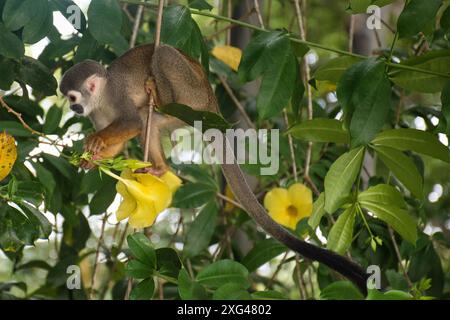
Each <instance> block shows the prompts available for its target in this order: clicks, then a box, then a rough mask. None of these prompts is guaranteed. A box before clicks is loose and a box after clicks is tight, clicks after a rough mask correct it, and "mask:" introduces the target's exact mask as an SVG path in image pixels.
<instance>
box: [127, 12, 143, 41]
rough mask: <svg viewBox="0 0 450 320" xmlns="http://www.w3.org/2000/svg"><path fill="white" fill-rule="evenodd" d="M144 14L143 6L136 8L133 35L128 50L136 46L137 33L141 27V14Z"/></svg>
mask: <svg viewBox="0 0 450 320" xmlns="http://www.w3.org/2000/svg"><path fill="white" fill-rule="evenodd" d="M143 12H144V6H143V5H140V6H139V7H138V10H137V13H136V18H135V19H134V26H133V33H132V35H131V39H130V48H134V46H135V44H136V39H137V35H138V32H139V27H140V26H141V19H142V13H143Z"/></svg>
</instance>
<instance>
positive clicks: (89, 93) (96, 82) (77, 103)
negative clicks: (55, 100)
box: [67, 75, 106, 117]
mask: <svg viewBox="0 0 450 320" xmlns="http://www.w3.org/2000/svg"><path fill="white" fill-rule="evenodd" d="M105 82H106V79H105V78H102V77H99V76H98V75H92V76H90V77H89V78H87V79H86V81H84V83H83V85H82V87H81V88H80V90H81V91H77V90H69V91H68V92H67V99H68V100H69V102H70V109H71V110H72V111H73V112H75V113H76V114H77V115H79V116H83V117H87V116H89V115H90V114H91V113H92V111H94V110H95V109H97V108H98V107H99V106H100V104H101V100H102V99H101V97H102V94H101V93H102V91H103V88H104V86H105Z"/></svg>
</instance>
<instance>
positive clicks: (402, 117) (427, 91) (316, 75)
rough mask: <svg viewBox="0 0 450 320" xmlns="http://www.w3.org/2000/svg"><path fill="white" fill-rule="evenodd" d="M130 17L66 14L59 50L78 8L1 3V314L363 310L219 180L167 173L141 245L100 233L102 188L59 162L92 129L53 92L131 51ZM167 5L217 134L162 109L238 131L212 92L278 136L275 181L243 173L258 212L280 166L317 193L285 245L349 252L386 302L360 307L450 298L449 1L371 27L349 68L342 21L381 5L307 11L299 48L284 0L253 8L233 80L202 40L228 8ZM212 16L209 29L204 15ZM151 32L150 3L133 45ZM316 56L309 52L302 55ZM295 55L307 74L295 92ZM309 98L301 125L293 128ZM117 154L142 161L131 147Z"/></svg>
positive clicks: (282, 181)
mask: <svg viewBox="0 0 450 320" xmlns="http://www.w3.org/2000/svg"><path fill="white" fill-rule="evenodd" d="M133 2H136V1H118V0H93V1H92V3H91V4H90V5H89V8H88V9H87V10H85V13H84V14H83V13H81V16H80V19H79V22H80V26H79V27H80V28H79V29H78V30H73V33H72V34H71V35H70V36H64V37H62V36H61V34H60V31H59V30H58V29H57V28H56V27H55V25H54V22H55V21H54V17H55V16H56V15H53V13H55V12H58V13H59V14H62V15H63V16H64V17H65V19H68V20H70V21H71V22H73V21H72V20H71V13H70V12H69V11H68V10H67V8H68V7H71V8H72V9H73V8H78V7H77V5H76V4H75V3H74V2H73V1H71V0H21V1H15V0H0V92H1V96H3V98H2V99H3V100H4V104H2V105H1V106H0V132H3V131H6V132H7V133H9V134H11V135H12V136H14V138H15V139H16V141H17V148H18V160H17V161H16V163H15V165H14V168H13V170H12V172H11V174H10V175H9V176H8V177H7V178H6V179H5V180H3V181H0V249H1V251H2V253H1V254H0V299H7V298H24V297H26V298H46V299H53V298H61V299H87V298H89V297H91V298H95V299H104V298H111V299H123V298H124V296H125V295H126V288H127V285H128V284H129V283H128V282H129V280H128V279H131V280H130V281H131V282H132V283H133V290H132V291H131V292H130V293H129V294H130V296H129V297H130V299H152V298H154V297H158V298H166V299H169V298H170V299H287V298H298V297H299V296H302V297H303V298H311V299H318V298H322V299H364V298H365V297H363V296H362V295H361V293H360V292H359V291H358V290H357V289H356V288H354V287H353V285H352V284H351V283H349V282H347V281H342V279H341V278H339V277H338V276H336V274H335V273H332V272H330V270H329V269H327V268H326V267H324V266H322V265H319V264H317V263H315V262H312V261H309V260H305V259H302V258H301V257H300V258H298V260H296V258H295V255H294V254H293V253H292V252H289V251H288V250H287V248H286V247H284V246H283V245H280V244H279V243H278V242H276V241H274V240H273V239H267V237H266V235H265V234H264V233H263V232H261V230H260V229H258V228H256V226H255V224H254V222H252V221H251V220H250V219H249V218H248V216H247V214H246V213H245V212H244V211H243V210H241V209H240V208H239V207H238V206H232V205H230V203H227V202H226V201H223V198H224V197H221V198H220V197H218V196H217V195H218V193H219V194H226V191H225V188H224V181H223V178H222V177H221V174H220V168H219V167H218V166H210V165H173V168H174V169H175V170H176V172H177V173H178V174H179V176H180V177H182V178H183V179H184V184H183V186H182V187H181V188H180V189H179V190H178V191H177V193H176V194H175V198H174V200H173V204H172V206H173V207H174V208H173V209H170V210H169V211H168V212H167V213H165V214H164V215H163V216H162V217H161V219H159V220H158V222H157V223H156V224H155V225H154V226H153V227H152V228H151V230H150V232H148V231H147V233H146V235H147V236H148V237H147V236H145V235H144V234H143V233H141V232H134V231H133V230H131V228H128V226H127V225H126V224H125V223H120V224H115V220H114V218H113V214H114V212H113V211H111V210H110V209H108V208H110V205H111V203H113V201H114V199H115V197H116V189H115V180H113V179H112V178H109V177H108V176H106V175H102V174H100V173H99V172H98V170H91V171H83V170H81V169H78V168H76V167H75V166H73V165H71V164H70V161H69V160H70V156H71V155H72V154H73V153H74V152H77V153H80V152H81V151H82V145H83V140H82V138H83V137H84V136H86V135H88V134H89V133H92V132H93V128H92V125H91V123H90V122H89V121H88V120H87V119H83V118H79V117H74V116H73V113H70V111H69V110H68V104H67V103H66V102H65V101H64V100H63V99H62V97H60V96H59V95H58V93H57V83H58V80H59V79H60V76H61V74H62V73H63V72H64V71H66V70H67V69H68V68H69V67H71V66H72V65H73V64H74V63H77V62H80V61H83V60H84V59H88V58H89V59H93V60H97V61H101V62H102V63H104V64H105V65H107V64H109V63H111V62H112V61H113V60H114V59H115V58H116V57H117V56H119V55H121V54H122V53H124V52H125V51H126V50H127V49H128V48H129V41H130V39H131V37H132V32H133V21H132V19H131V17H133V16H135V15H136V11H137V7H138V6H137V4H133ZM174 2H177V1H171V3H172V4H171V5H170V6H168V7H166V8H165V10H164V15H163V25H162V31H161V39H162V42H163V43H165V44H169V45H172V46H175V47H177V48H179V49H181V50H183V51H184V52H185V53H186V54H188V55H189V56H191V57H192V58H194V59H198V60H199V61H200V62H201V64H202V65H203V66H204V67H205V69H206V70H208V71H209V75H210V80H211V84H212V85H213V87H214V88H215V91H216V95H217V97H218V101H219V105H220V106H221V108H222V113H223V114H224V116H225V118H226V120H227V121H224V120H223V119H222V118H217V117H214V116H211V115H207V116H206V115H205V114H197V113H195V112H192V110H189V109H187V108H186V106H182V105H175V106H172V108H167V110H166V112H168V113H169V112H172V115H174V116H177V117H180V118H183V119H185V120H187V122H189V123H190V122H193V120H195V119H196V117H200V118H202V117H206V118H204V119H205V121H206V125H205V126H204V127H205V128H208V127H219V128H221V129H226V128H228V126H229V124H236V118H235V117H232V115H233V114H236V112H235V111H236V107H235V103H234V102H233V100H232V99H231V98H230V95H229V94H228V93H227V90H226V89H227V88H225V87H224V84H223V82H222V81H223V79H226V80H225V81H226V82H227V83H228V84H229V85H230V87H231V89H232V91H233V92H234V94H235V95H236V96H237V98H238V99H239V100H241V101H243V104H244V107H245V110H246V111H247V113H248V115H249V117H250V119H251V120H252V122H253V124H254V125H255V127H257V128H265V129H271V128H276V129H280V130H281V131H282V133H285V134H282V135H281V137H280V139H281V142H280V170H279V172H278V173H277V174H276V175H274V176H259V175H258V174H257V172H258V171H257V169H258V168H257V166H256V165H245V166H243V167H244V169H245V170H246V172H247V173H248V174H249V175H254V176H255V180H257V181H258V183H257V186H256V188H255V194H257V195H258V196H261V198H260V200H262V196H264V194H265V193H266V192H267V191H269V190H270V189H272V188H275V187H278V186H282V187H287V186H289V185H291V184H292V183H294V182H295V179H294V177H293V175H292V167H293V166H295V168H297V169H298V177H299V179H300V180H301V181H303V180H302V177H305V179H304V181H303V182H304V183H305V184H306V185H308V186H309V187H311V189H316V190H315V191H316V195H315V203H314V208H313V213H312V215H311V217H310V218H309V219H303V220H302V221H300V222H299V223H298V225H297V229H296V230H295V234H296V235H297V236H298V237H303V238H308V241H311V242H313V243H315V244H317V245H319V246H323V247H327V248H328V249H330V250H333V251H336V252H338V253H339V254H343V255H344V254H348V255H350V256H351V257H352V259H354V260H355V261H357V262H358V263H359V264H360V265H361V266H363V267H364V268H366V267H368V266H371V265H377V266H379V267H380V270H381V281H382V284H383V286H384V287H386V288H388V289H389V290H390V291H388V292H386V293H381V292H378V291H376V290H373V291H370V293H369V296H368V297H367V298H368V299H410V298H417V299H419V298H426V297H430V296H431V297H434V298H437V299H443V298H449V293H450V259H449V256H450V225H449V224H450V175H449V172H450V170H449V162H450V154H449V147H448V137H449V134H450V42H449V41H450V6H449V5H450V2H449V1H441V0H433V1H431V0H427V1H424V0H409V1H406V3H405V5H404V6H403V7H402V8H403V9H402V10H403V11H402V12H401V13H400V14H399V15H398V14H396V15H395V14H394V15H393V16H392V17H390V18H389V19H387V20H388V21H387V23H388V24H391V25H392V26H394V32H393V33H390V31H389V30H388V29H386V28H383V29H382V31H383V32H385V33H386V37H385V38H386V39H388V40H387V41H385V43H381V47H380V48H378V50H376V52H375V53H374V55H373V56H371V57H364V56H359V55H356V54H352V53H346V51H345V48H346V47H347V43H346V42H347V38H348V35H347V33H346V32H345V29H344V24H345V21H348V19H349V18H350V16H351V15H352V14H357V13H360V12H365V11H366V9H367V7H368V6H369V5H371V4H375V5H380V6H385V5H389V4H391V3H393V2H395V1H385V0H377V1H374V0H351V1H344V0H342V1H331V0H309V1H307V2H308V6H309V8H308V11H307V12H308V13H307V14H308V19H307V20H308V31H309V32H308V40H309V41H311V43H305V42H304V41H301V40H299V37H298V34H299V32H298V30H297V29H295V28H294V27H293V26H296V25H297V23H296V22H295V19H296V16H295V7H294V4H293V3H291V2H292V1H275V0H274V1H270V3H271V4H272V7H271V8H270V10H271V11H270V12H269V6H268V5H267V3H268V2H269V1H263V2H264V4H265V6H264V7H263V8H262V9H263V17H264V19H266V18H267V17H270V18H271V22H270V25H266V26H265V27H266V28H267V29H266V30H262V28H260V27H259V26H253V27H252V26H247V27H250V28H251V29H254V31H253V34H252V37H251V39H250V41H249V43H248V45H247V46H246V47H245V48H244V49H243V54H242V60H241V63H240V65H239V70H238V72H234V71H233V70H232V69H231V68H230V67H229V66H228V65H226V64H224V63H223V62H222V61H219V60H218V59H217V58H215V57H213V56H212V55H211V54H210V51H211V49H212V48H213V47H214V46H216V45H220V44H223V43H224V42H225V36H224V34H225V33H224V32H221V33H220V32H219V33H218V36H217V35H215V33H216V32H217V30H219V31H220V28H222V27H225V26H227V25H228V22H223V21H222V20H224V19H223V16H226V12H227V8H226V6H225V5H224V7H221V9H218V8H213V7H212V6H211V3H212V2H213V1H203V0H192V1H179V2H180V3H181V4H173V3H174ZM208 2H209V4H208ZM222 2H223V3H225V2H227V1H221V3H222ZM232 2H233V3H234V4H235V5H236V6H237V5H239V4H240V2H241V1H232ZM250 2H252V1H250ZM402 2H405V1H400V3H402ZM126 3H127V6H123V5H124V4H126ZM72 6H75V7H72ZM200 10H202V11H200ZM210 10H213V11H210ZM210 14H213V15H216V16H215V18H216V21H217V25H211V24H210V21H212V20H211V17H205V15H206V16H207V15H210ZM213 18H214V17H213ZM289 19H292V21H294V22H295V23H290V20H289ZM87 21H88V22H89V23H87ZM265 21H267V20H265ZM155 23H156V21H155V6H154V5H149V6H147V7H146V10H145V12H144V15H143V20H142V24H141V26H140V29H139V32H138V34H137V42H136V43H137V44H143V43H149V42H152V41H153V37H154V34H155ZM236 23H237V24H241V23H240V22H239V21H237V22H236ZM266 24H267V23H266ZM269 27H270V28H269ZM276 28H277V29H276ZM290 28H294V29H292V30H290ZM382 31H379V32H382ZM211 35H213V36H211ZM43 39H46V40H47V42H46V44H47V45H46V46H45V48H44V49H43V51H42V52H40V53H39V54H37V55H34V58H33V57H32V55H33V54H34V53H35V51H33V50H32V48H33V46H32V45H33V44H36V43H42V42H40V41H41V40H43ZM44 41H45V40H44ZM324 43H326V44H327V46H326V47H325V50H323V49H324V48H320V47H323V46H322V45H317V44H324ZM391 44H393V45H392V46H391ZM327 48H328V49H329V50H328V49H327ZM333 48H337V49H339V50H334V49H333ZM336 51H338V52H339V54H337V53H336ZM305 55H309V57H310V58H311V57H312V58H315V59H313V60H316V61H313V62H312V63H311V68H312V73H311V78H310V79H307V81H308V82H305V79H304V77H303V74H304V72H303V71H304V70H305V69H304V59H303V57H305ZM307 60H308V61H309V60H310V59H307ZM254 80H260V82H261V85H260V88H259V90H258V91H257V92H256V93H249V92H251V90H250V91H249V90H246V87H245V85H246V84H247V83H249V82H252V81H254ZM307 86H310V87H311V88H312V97H311V98H312V102H313V105H312V111H313V119H308V118H307V106H308V97H307V92H308V90H305V89H306V88H307ZM6 105H7V106H9V107H11V108H12V109H13V110H15V111H16V112H18V113H20V114H21V118H18V117H17V115H16V114H13V113H11V112H8V110H7V108H6V107H5V106H6ZM175 107H176V108H175ZM160 111H161V112H164V108H162V109H161V110H160ZM284 111H286V112H287V118H288V122H289V123H290V125H288V126H287V125H286V123H285V121H284V114H283V112H284ZM19 120H23V121H24V123H26V125H27V126H29V128H27V127H26V125H24V124H23V123H21V121H19ZM418 124H422V126H421V127H420V128H419V129H421V130H416V129H417V125H418ZM30 129H32V130H35V131H34V132H31V130H30ZM37 133H41V134H37ZM288 134H289V135H292V137H293V138H294V140H293V150H292V149H291V148H290V145H289V135H288ZM309 142H312V143H313V145H312V156H311V160H309V156H308V154H307V151H306V150H308V146H309ZM127 155H128V156H129V157H131V158H136V159H141V158H142V151H141V149H140V146H139V144H138V142H137V140H133V141H131V142H130V143H129V145H128V148H127ZM293 158H294V159H295V165H294V164H293V162H292V159H293ZM0 160H1V159H0ZM309 161H310V163H309ZM306 162H308V163H307V165H305V163H306ZM230 207H231V208H230ZM436 229H437V231H436ZM430 230H431V231H430ZM319 231H320V232H319ZM324 239H326V240H327V241H326V242H325V241H324ZM283 256H284V258H283V259H282V260H281V258H280V257H283ZM277 257H278V258H277ZM399 259H400V260H401V261H399ZM6 262H7V263H6ZM267 263H268V264H267ZM280 263H282V264H280ZM72 265H76V266H79V267H80V270H81V275H82V277H81V285H82V287H81V289H75V290H70V289H68V288H67V283H66V281H67V278H68V276H69V275H70V273H69V274H68V272H67V270H68V267H69V266H72ZM278 265H280V266H281V267H280V270H277V267H278ZM261 266H263V268H260V267H261ZM274 273H276V276H275V277H272V275H273V274H274ZM94 280H95V281H94ZM131 282H130V284H131ZM92 285H94V288H92ZM298 287H299V288H298ZM299 289H300V290H299Z"/></svg>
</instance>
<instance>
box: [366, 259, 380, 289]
mask: <svg viewBox="0 0 450 320" xmlns="http://www.w3.org/2000/svg"><path fill="white" fill-rule="evenodd" d="M366 273H367V274H369V278H367V289H369V290H374V289H377V290H380V289H381V269H380V267H379V266H377V265H370V266H368V267H367V270H366Z"/></svg>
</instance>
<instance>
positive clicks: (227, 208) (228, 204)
mask: <svg viewBox="0 0 450 320" xmlns="http://www.w3.org/2000/svg"><path fill="white" fill-rule="evenodd" d="M225 196H226V197H227V198H229V199H231V200H235V197H234V194H233V191H232V190H231V188H230V186H229V185H228V184H227V185H226V186H225ZM234 208H235V206H234V204H232V203H231V202H228V201H227V202H226V203H225V208H224V209H223V210H224V211H225V212H232V211H233V210H234Z"/></svg>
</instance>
